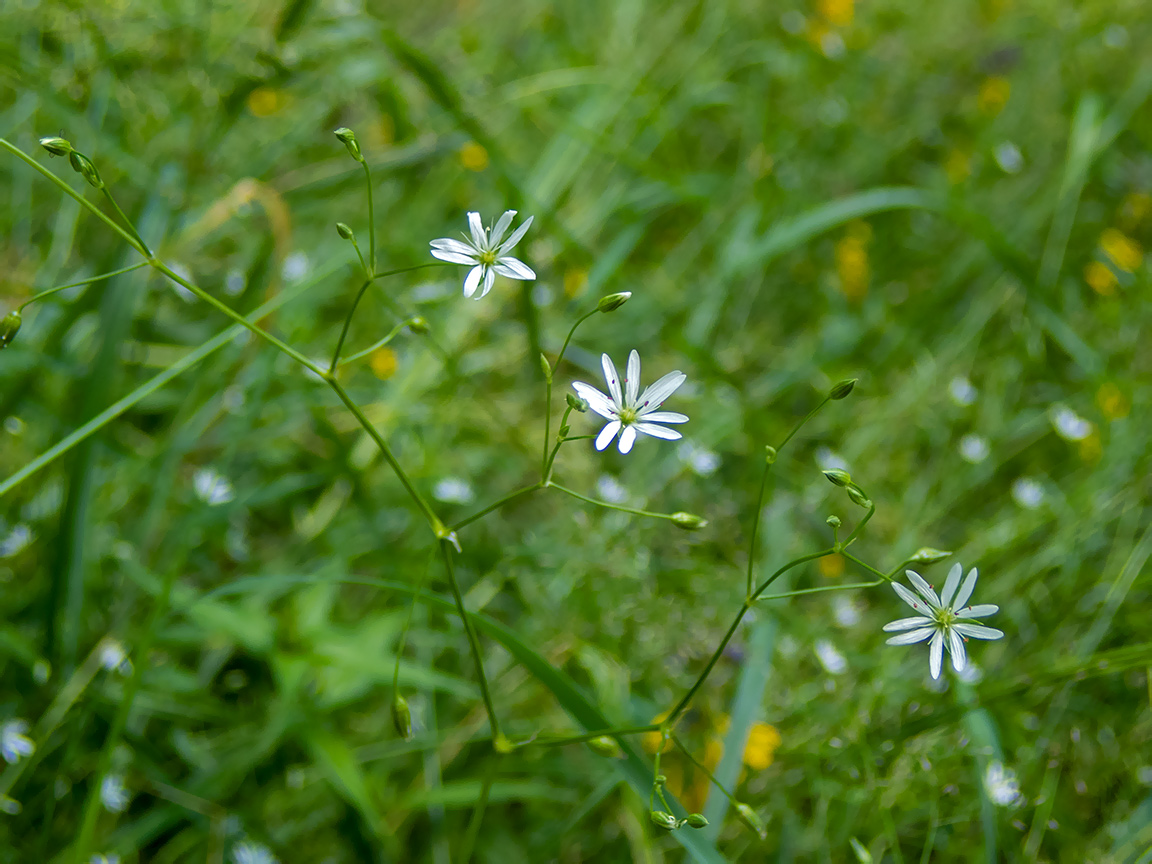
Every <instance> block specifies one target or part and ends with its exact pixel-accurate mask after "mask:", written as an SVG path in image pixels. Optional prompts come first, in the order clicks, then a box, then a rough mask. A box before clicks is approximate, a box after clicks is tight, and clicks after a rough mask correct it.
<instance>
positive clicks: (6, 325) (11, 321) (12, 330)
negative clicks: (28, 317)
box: [0, 309, 24, 348]
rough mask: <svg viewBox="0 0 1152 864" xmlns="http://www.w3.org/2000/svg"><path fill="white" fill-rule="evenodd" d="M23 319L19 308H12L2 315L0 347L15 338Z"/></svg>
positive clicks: (6, 345)
mask: <svg viewBox="0 0 1152 864" xmlns="http://www.w3.org/2000/svg"><path fill="white" fill-rule="evenodd" d="M23 321H24V319H23V317H22V316H21V315H20V310H19V309H13V310H12V311H11V312H9V313H8V314H7V315H5V316H4V320H3V321H0V348H7V347H8V344H9V343H10V342H11V341H12V340H13V339H15V338H16V334H17V332H19V330H20V324H21V323H23Z"/></svg>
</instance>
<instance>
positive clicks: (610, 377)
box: [572, 351, 688, 453]
mask: <svg viewBox="0 0 1152 864" xmlns="http://www.w3.org/2000/svg"><path fill="white" fill-rule="evenodd" d="M600 362H601V363H602V364H603V366H604V380H605V381H607V382H608V392H609V393H610V394H611V396H605V395H604V394H603V393H601V392H600V391H599V390H597V389H596V388H595V387H593V386H591V385H589V384H585V383H584V382H583V381H576V382H575V383H574V384H573V385H572V386H573V388H575V390H576V392H577V393H579V394H580V398H581V399H583V400H584V401H586V402H587V403H588V407H589V408H591V409H592V410H593V411H595V412H596V413H597V414H599V415H600V416H601V417H605V418H607V420H608V421H609V422H608V424H607V425H606V426H605V427H604V428H603V429H601V430H600V434H599V435H597V436H596V449H597V450H603V449H604V448H605V447H607V446H608V445H609V444H611V443H612V439H613V438H615V437H616V433H618V432H619V433H620V445H619V446H620V452H621V453H627V452H628V451H629V450H631V449H632V445H633V444H634V443H635V442H636V433H637V432H643V433H644V434H645V435H651V436H652V437H653V438H664V439H667V440H668V441H675V440H676V439H677V438H680V437H681V435H680V433H679V432H677V431H676V430H675V429H666V428H664V427H663V426H657V425H656V424H657V423H687V422H688V418H687V417H686V416H684V415H683V414H677V413H676V412H674V411H658V410H657V409H658V408H659V407H660V406H661V405H662V404H663V402H664V400H665V399H667V398H668V397H669V396H671V395H672V394H673V393H675V392H676V390H677V389H679V387H680V385H681V384H683V383H684V382H685V381H686V380H688V376H687V375H685V374H684V373H683V372H680V371H676V372H669V373H668V374H667V375H665V376H664V377H663V378H661V379H660V380H659V381H657V382H656V383H655V384H652V385H651V386H649V387H647V388H646V389H645V390H644V392H643V393H640V392H639V391H640V355H639V354H637V353H636V352H635V351H633V352H632V353H631V354H629V355H628V374H627V376H625V378H624V391H623V392H621V390H620V380H619V377H618V376H617V375H616V366H615V365H613V363H612V358H610V357H609V356H608V355H607V354H602V355H601V356H600Z"/></svg>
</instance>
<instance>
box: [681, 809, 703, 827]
mask: <svg viewBox="0 0 1152 864" xmlns="http://www.w3.org/2000/svg"><path fill="white" fill-rule="evenodd" d="M684 821H685V822H686V823H687V825H688V827H689V828H707V827H708V819H707V818H706V817H705V816H704V814H703V813H689V814H688V818H687V819H685V820H684Z"/></svg>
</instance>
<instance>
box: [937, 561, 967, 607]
mask: <svg viewBox="0 0 1152 864" xmlns="http://www.w3.org/2000/svg"><path fill="white" fill-rule="evenodd" d="M962 575H964V568H963V567H961V566H960V564H953V565H952V569H951V570H949V571H948V578H947V579H945V580H944V590H943V591H941V592H940V603H941V605H944V606H947V605H948V604H949V602H950V601H951V600H952V596H953V595H954V594H955V593H956V586H957V585H959V584H960V577H961V576H962Z"/></svg>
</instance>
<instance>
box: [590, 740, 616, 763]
mask: <svg viewBox="0 0 1152 864" xmlns="http://www.w3.org/2000/svg"><path fill="white" fill-rule="evenodd" d="M588 747H589V749H590V750H591V751H592V752H593V753H596V754H598V755H600V756H607V757H608V758H609V759H623V758H624V751H623V750H622V749H620V745H619V744H618V743H617V741H616V739H615V738H613V737H612V736H611V735H601V736H600V737H599V738H592V739H590V740H589V741H588Z"/></svg>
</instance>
